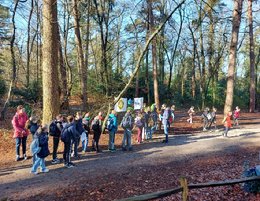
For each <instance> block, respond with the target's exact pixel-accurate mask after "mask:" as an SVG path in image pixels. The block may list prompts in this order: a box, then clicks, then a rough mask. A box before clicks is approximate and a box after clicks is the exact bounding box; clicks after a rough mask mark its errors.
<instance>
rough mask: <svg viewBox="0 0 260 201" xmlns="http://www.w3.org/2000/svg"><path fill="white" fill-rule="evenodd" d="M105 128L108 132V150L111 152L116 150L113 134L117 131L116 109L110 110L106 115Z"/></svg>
mask: <svg viewBox="0 0 260 201" xmlns="http://www.w3.org/2000/svg"><path fill="white" fill-rule="evenodd" d="M107 129H108V132H109V142H108V150H109V151H111V152H114V151H116V149H115V134H116V132H117V117H116V111H115V110H112V111H111V114H109V116H108V120H107Z"/></svg>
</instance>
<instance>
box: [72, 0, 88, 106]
mask: <svg viewBox="0 0 260 201" xmlns="http://www.w3.org/2000/svg"><path fill="white" fill-rule="evenodd" d="M73 14H74V30H75V41H76V46H77V54H78V69H79V78H80V85H81V95H82V101H83V104H82V110H86V108H87V85H86V81H87V79H86V75H87V73H86V66H85V64H84V54H83V47H82V39H81V33H80V25H79V20H80V17H79V11H78V0H73Z"/></svg>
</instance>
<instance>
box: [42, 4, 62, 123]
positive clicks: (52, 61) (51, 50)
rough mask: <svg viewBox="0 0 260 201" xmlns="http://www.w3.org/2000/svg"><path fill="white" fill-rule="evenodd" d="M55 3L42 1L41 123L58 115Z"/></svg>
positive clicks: (47, 121)
mask: <svg viewBox="0 0 260 201" xmlns="http://www.w3.org/2000/svg"><path fill="white" fill-rule="evenodd" d="M57 43H58V42H57V1H56V0H45V1H43V52H42V53H43V66H42V67H43V70H42V83H43V84H42V85H43V123H49V122H50V121H51V120H52V119H54V117H56V115H57V114H58V113H59V108H60V104H59V103H60V102H59V98H57V97H59V93H58V86H59V83H58V60H57V58H58V46H57Z"/></svg>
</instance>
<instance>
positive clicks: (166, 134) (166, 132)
mask: <svg viewBox="0 0 260 201" xmlns="http://www.w3.org/2000/svg"><path fill="white" fill-rule="evenodd" d="M163 129H164V134H165V142H168V134H169V133H168V129H169V127H168V124H167V123H165V124H163Z"/></svg>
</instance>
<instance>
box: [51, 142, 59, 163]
mask: <svg viewBox="0 0 260 201" xmlns="http://www.w3.org/2000/svg"><path fill="white" fill-rule="evenodd" d="M59 141H60V138H59V137H53V152H52V159H56V158H57V150H58V146H59Z"/></svg>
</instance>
